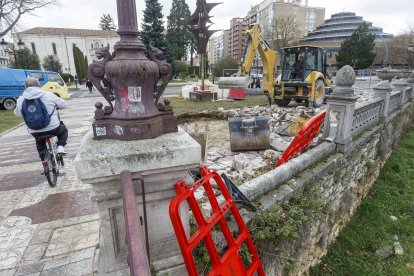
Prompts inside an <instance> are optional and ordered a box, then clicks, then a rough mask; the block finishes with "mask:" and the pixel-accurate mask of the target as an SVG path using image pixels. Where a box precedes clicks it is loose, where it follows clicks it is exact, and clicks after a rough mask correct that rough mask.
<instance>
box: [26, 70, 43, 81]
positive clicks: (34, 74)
mask: <svg viewBox="0 0 414 276" xmlns="http://www.w3.org/2000/svg"><path fill="white" fill-rule="evenodd" d="M28 74H29V76H30V77H33V78H36V79H37V80H38V81H44V80H45V78H44V77H43V73H41V72H28Z"/></svg>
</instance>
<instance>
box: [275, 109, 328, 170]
mask: <svg viewBox="0 0 414 276" xmlns="http://www.w3.org/2000/svg"><path fill="white" fill-rule="evenodd" d="M325 113H326V112H325V111H322V112H320V113H318V114H317V115H315V116H313V117H312V118H311V119H310V120H309V121H308V122H307V123H306V124H305V125H304V126H303V128H302V129H301V130H300V131H299V132H298V134H297V135H296V136H295V138H294V139H293V141H292V142H291V143H290V145H289V146H288V148H287V149H286V150H285V151H284V152H283V154H282V156H281V157H280V159H279V161H277V163H276V167H277V166H280V165H282V164H283V163H286V162H287V161H288V160H289V159H290V158H292V157H293V156H295V155H296V154H298V153H299V152H300V151H302V150H303V149H304V148H306V147H307V146H308V145H309V144H310V143H311V142H312V140H313V138H315V137H316V135H317V134H318V132H319V130H320V128H321V126H322V123H323V120H325Z"/></svg>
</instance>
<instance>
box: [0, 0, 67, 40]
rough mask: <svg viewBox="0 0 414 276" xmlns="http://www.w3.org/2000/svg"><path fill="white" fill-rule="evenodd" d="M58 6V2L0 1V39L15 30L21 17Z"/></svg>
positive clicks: (31, 0)
mask: <svg viewBox="0 0 414 276" xmlns="http://www.w3.org/2000/svg"><path fill="white" fill-rule="evenodd" d="M59 5H60V3H59V0H0V37H1V36H4V35H5V34H7V33H8V32H10V31H11V30H12V29H13V28H15V27H16V24H17V23H18V22H19V20H20V19H21V18H22V16H24V15H26V14H31V13H33V12H34V11H35V10H38V9H41V8H44V7H47V6H59Z"/></svg>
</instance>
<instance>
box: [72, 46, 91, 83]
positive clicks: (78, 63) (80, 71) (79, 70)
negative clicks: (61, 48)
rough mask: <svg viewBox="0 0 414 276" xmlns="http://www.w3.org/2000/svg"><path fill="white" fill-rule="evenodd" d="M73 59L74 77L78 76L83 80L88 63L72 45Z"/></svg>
mask: <svg viewBox="0 0 414 276" xmlns="http://www.w3.org/2000/svg"><path fill="white" fill-rule="evenodd" d="M73 59H74V61H75V69H76V75H78V78H79V79H80V80H83V79H85V78H86V74H87V71H88V64H87V62H88V61H87V59H86V56H84V55H83V53H82V51H81V50H80V49H79V48H78V47H77V46H75V45H73Z"/></svg>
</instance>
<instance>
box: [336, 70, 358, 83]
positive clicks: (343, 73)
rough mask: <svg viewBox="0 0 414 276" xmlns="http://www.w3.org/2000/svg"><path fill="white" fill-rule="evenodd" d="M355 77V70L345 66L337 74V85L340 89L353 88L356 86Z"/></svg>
mask: <svg viewBox="0 0 414 276" xmlns="http://www.w3.org/2000/svg"><path fill="white" fill-rule="evenodd" d="M355 77H356V76H355V71H354V69H352V67H351V66H349V65H345V66H344V67H342V68H341V69H340V70H339V71H338V73H337V74H336V79H335V84H336V86H339V87H352V86H353V85H354V84H355Z"/></svg>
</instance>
